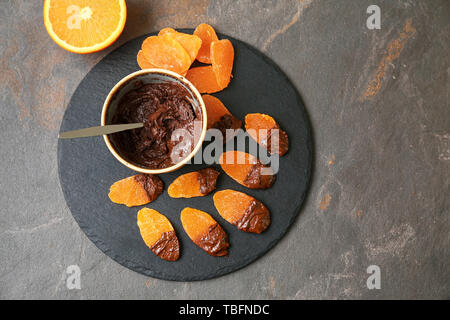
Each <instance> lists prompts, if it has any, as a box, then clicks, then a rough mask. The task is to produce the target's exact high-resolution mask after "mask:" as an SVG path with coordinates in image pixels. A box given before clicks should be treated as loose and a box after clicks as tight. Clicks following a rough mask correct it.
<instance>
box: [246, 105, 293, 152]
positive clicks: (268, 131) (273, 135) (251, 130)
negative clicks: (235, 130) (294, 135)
mask: <svg viewBox="0 0 450 320" xmlns="http://www.w3.org/2000/svg"><path fill="white" fill-rule="evenodd" d="M245 130H247V132H248V134H249V135H250V136H251V137H252V138H253V139H254V140H255V141H256V142H257V143H258V144H259V145H261V146H263V147H264V148H266V149H267V150H268V151H269V152H270V153H271V154H279V155H280V156H283V155H285V154H286V152H288V150H289V139H288V135H287V133H286V132H285V131H283V130H282V129H281V128H280V126H279V125H278V124H277V123H276V121H275V120H274V118H272V117H271V116H269V115H267V114H261V113H252V114H248V115H246V116H245Z"/></svg>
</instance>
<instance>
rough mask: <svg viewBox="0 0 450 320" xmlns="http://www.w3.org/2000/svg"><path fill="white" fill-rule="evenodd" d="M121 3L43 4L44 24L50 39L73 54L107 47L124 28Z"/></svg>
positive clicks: (72, 0)
mask: <svg viewBox="0 0 450 320" xmlns="http://www.w3.org/2000/svg"><path fill="white" fill-rule="evenodd" d="M126 18H127V7H126V3H125V0H95V1H91V0H45V2H44V23H45V28H46V29H47V32H48V33H49V35H50V37H51V38H52V39H53V41H55V42H56V43H57V44H58V45H59V46H61V47H62V48H64V49H66V50H68V51H71V52H74V53H91V52H96V51H100V50H102V49H104V48H106V47H108V46H109V45H111V44H112V43H113V42H114V41H116V39H117V38H118V37H119V36H120V34H121V33H122V31H123V28H124V27H125V21H126Z"/></svg>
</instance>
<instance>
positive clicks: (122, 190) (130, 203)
mask: <svg viewBox="0 0 450 320" xmlns="http://www.w3.org/2000/svg"><path fill="white" fill-rule="evenodd" d="M163 190H164V183H163V182H162V180H161V179H160V178H158V177H157V176H154V175H151V174H138V175H136V176H132V177H128V178H126V179H123V180H120V181H117V182H116V183H114V184H113V185H112V186H111V188H110V189H109V195H108V196H109V199H111V201H112V202H114V203H118V204H124V205H126V206H127V207H137V206H142V205H145V204H148V203H150V202H152V201H154V200H156V198H158V197H159V195H160V194H161V193H162V192H163Z"/></svg>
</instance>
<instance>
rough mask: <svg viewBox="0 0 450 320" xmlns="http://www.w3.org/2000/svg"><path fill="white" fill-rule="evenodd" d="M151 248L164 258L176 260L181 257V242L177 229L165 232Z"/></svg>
mask: <svg viewBox="0 0 450 320" xmlns="http://www.w3.org/2000/svg"><path fill="white" fill-rule="evenodd" d="M150 249H151V250H152V251H153V252H154V253H155V254H156V255H157V256H158V257H160V258H161V259H163V260H167V261H176V260H178V258H179V257H180V244H179V243H178V238H177V236H176V234H175V231H169V232H164V233H163V234H162V235H161V238H160V239H159V240H158V241H156V242H155V244H154V245H153V246H152V247H151V248H150Z"/></svg>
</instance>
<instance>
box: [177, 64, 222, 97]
mask: <svg viewBox="0 0 450 320" xmlns="http://www.w3.org/2000/svg"><path fill="white" fill-rule="evenodd" d="M186 78H187V79H188V80H189V81H190V82H191V83H192V84H193V85H194V86H195V87H196V88H197V90H198V91H199V92H200V93H215V92H219V91H221V90H222V88H220V87H219V85H218V84H217V79H216V75H215V73H214V71H213V69H212V67H211V66H206V67H196V68H192V69H190V70H189V71H188V72H187V75H186Z"/></svg>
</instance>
